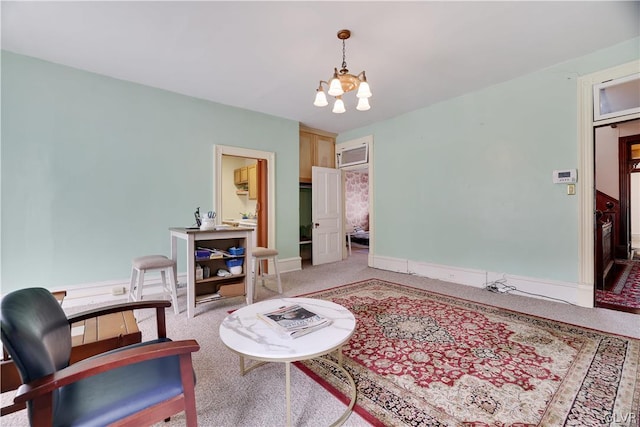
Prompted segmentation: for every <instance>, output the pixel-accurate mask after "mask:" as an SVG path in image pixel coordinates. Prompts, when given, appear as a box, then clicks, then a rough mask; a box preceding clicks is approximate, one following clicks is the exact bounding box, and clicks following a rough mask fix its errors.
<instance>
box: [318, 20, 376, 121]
mask: <svg viewBox="0 0 640 427" xmlns="http://www.w3.org/2000/svg"><path fill="white" fill-rule="evenodd" d="M349 37H351V31H349V30H340V31H338V38H339V39H340V40H342V68H341V69H340V72H338V69H337V68H334V69H333V77H332V78H331V80H330V81H329V82H326V81H324V80H320V84H319V85H318V89H317V90H316V100H315V101H314V102H313V105H315V106H316V107H325V106H327V105H329V103H328V102H327V95H325V93H324V89H323V88H322V84H323V83H324V84H325V85H327V86H328V87H329V90H328V93H329V95H331V96H334V97H335V98H336V101H335V103H334V104H333V110H332V111H333V112H334V113H338V114H339V113H344V112H345V111H346V109H345V107H344V101H343V100H342V95H343V94H345V93H347V92H350V91H352V90H356V89H358V92H357V93H356V97H357V98H358V106H357V107H356V110H358V111H367V110H368V109H369V108H371V106H370V105H369V98H370V97H371V90H370V89H369V83H367V76H366V75H365V74H364V71H362V72H361V73H360V74H358V75H356V76H354V75H353V74H349V70H348V69H347V62H346V60H345V53H344V52H345V48H344V41H345V40H346V39H348V38H349Z"/></svg>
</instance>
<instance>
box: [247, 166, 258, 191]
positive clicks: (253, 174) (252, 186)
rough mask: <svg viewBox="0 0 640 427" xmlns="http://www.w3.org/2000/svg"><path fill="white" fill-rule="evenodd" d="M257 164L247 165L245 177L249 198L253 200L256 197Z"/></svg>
mask: <svg viewBox="0 0 640 427" xmlns="http://www.w3.org/2000/svg"><path fill="white" fill-rule="evenodd" d="M256 166H257V165H255V164H253V165H251V166H249V167H247V177H248V181H249V199H250V200H255V199H257V198H258V174H257V167H256Z"/></svg>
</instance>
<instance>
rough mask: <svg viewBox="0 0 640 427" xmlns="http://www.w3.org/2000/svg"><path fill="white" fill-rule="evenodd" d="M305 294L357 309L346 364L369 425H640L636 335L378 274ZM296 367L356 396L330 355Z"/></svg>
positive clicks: (639, 366)
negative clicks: (610, 331)
mask: <svg viewBox="0 0 640 427" xmlns="http://www.w3.org/2000/svg"><path fill="white" fill-rule="evenodd" d="M305 296H306V297H312V298H320V299H325V300H329V301H333V302H336V303H338V304H341V305H343V306H345V307H347V308H349V310H351V311H352V312H353V313H354V315H355V317H356V331H355V333H354V335H353V337H352V338H351V340H350V341H349V342H348V343H347V344H346V345H345V346H344V347H343V349H342V353H343V366H344V367H345V369H346V370H347V371H348V372H349V373H350V374H351V376H352V377H353V379H354V380H355V383H356V385H357V389H358V390H357V392H358V398H357V402H356V408H355V410H356V411H357V412H358V413H360V414H361V415H362V416H363V417H365V419H368V420H369V421H370V422H371V423H372V424H373V425H385V426H405V425H406V426H474V427H479V426H596V425H597V426H601V425H615V426H636V424H637V423H638V420H639V418H638V417H639V416H640V414H639V413H638V411H639V409H638V408H639V406H640V340H637V339H632V338H627V337H623V336H617V335H612V334H608V333H604V332H599V331H596V330H591V329H586V328H582V327H579V326H574V325H570V324H566V323H560V322H555V321H552V320H548V319H544V318H539V317H534V316H530V315H526V314H522V313H518V312H514V311H509V310H504V309H500V308H496V307H492V306H488V305H484V304H479V303H475V302H471V301H467V300H463V299H459V298H454V297H450V296H445V295H441V294H437V293H433V292H427V291H424V290H421V289H416V288H412V287H407V286H403V285H398V284H395V283H391V282H386V281H382V280H377V279H371V280H367V281H363V282H358V283H353V284H349V285H345V286H340V287H337V288H333V289H329V290H325V291H321V292H316V293H312V294H307V295H305ZM331 357H334V356H331ZM334 361H335V359H334ZM298 367H300V368H301V369H302V370H303V371H305V372H306V373H308V374H309V375H311V376H312V377H313V378H315V379H316V380H317V381H318V382H320V383H321V384H323V385H324V386H325V387H326V388H327V389H328V390H330V391H332V392H333V393H335V394H336V395H337V396H339V397H341V398H343V397H344V395H346V394H348V392H349V390H348V382H347V381H346V379H345V378H344V376H343V375H341V374H340V371H338V370H336V369H335V368H332V367H331V365H330V364H323V363H322V358H319V359H314V360H311V361H305V362H298Z"/></svg>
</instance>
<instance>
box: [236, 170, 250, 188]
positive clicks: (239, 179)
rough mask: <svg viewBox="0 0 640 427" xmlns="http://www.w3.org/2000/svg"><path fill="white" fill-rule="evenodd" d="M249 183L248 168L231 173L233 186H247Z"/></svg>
mask: <svg viewBox="0 0 640 427" xmlns="http://www.w3.org/2000/svg"><path fill="white" fill-rule="evenodd" d="M248 182H249V168H248V167H247V166H245V167H242V168H238V169H235V170H234V171H233V183H234V184H235V185H242V184H247V183H248Z"/></svg>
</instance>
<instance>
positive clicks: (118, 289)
mask: <svg viewBox="0 0 640 427" xmlns="http://www.w3.org/2000/svg"><path fill="white" fill-rule="evenodd" d="M111 295H124V286H114V287H113V288H111Z"/></svg>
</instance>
